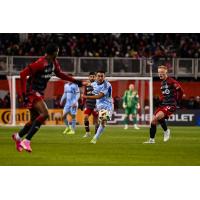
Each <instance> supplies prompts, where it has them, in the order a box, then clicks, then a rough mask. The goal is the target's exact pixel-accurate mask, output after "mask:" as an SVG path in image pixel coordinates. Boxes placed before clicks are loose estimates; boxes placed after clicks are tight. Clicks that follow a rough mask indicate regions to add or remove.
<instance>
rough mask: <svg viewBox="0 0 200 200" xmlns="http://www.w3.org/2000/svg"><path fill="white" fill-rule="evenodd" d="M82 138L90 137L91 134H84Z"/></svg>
mask: <svg viewBox="0 0 200 200" xmlns="http://www.w3.org/2000/svg"><path fill="white" fill-rule="evenodd" d="M83 137H84V138H89V137H91V133H90V132H86V133H85V135H84V136H83Z"/></svg>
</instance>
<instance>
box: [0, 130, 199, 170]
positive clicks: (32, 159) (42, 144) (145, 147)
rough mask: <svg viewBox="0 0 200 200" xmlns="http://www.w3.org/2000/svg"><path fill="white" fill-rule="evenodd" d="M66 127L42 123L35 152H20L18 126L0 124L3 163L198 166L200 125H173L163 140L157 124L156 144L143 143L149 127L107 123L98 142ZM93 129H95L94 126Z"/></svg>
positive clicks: (35, 138)
mask: <svg viewBox="0 0 200 200" xmlns="http://www.w3.org/2000/svg"><path fill="white" fill-rule="evenodd" d="M63 129H64V127H42V128H41V129H40V131H39V132H38V133H37V134H36V135H35V137H34V138H33V140H32V149H33V152H32V153H27V152H25V151H23V152H21V153H19V152H17V151H16V149H15V145H14V142H13V141H12V139H11V135H12V133H13V132H15V131H18V130H19V127H0V165H1V166H197V165H198V166H199V165H200V159H199V158H200V157H199V156H200V128H199V127H170V129H171V134H172V137H171V139H170V140H169V141H168V142H166V143H164V142H163V134H162V130H161V128H158V132H157V135H156V144H143V142H144V141H145V140H147V139H148V137H149V129H148V128H141V129H140V130H139V131H136V130H134V129H133V128H129V129H128V130H124V129H123V128H122V127H114V126H112V127H111V126H110V127H109V126H108V127H106V129H105V131H104V134H103V135H102V136H101V138H100V140H99V141H98V143H97V144H90V140H91V138H83V134H84V132H85V131H84V128H83V127H78V128H77V130H76V134H75V135H62V131H63ZM92 130H93V129H92Z"/></svg>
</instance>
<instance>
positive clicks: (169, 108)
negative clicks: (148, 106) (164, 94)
mask: <svg viewBox="0 0 200 200" xmlns="http://www.w3.org/2000/svg"><path fill="white" fill-rule="evenodd" d="M159 111H162V112H163V113H164V114H165V118H166V119H168V118H169V116H170V115H171V114H173V113H174V112H175V111H176V106H160V107H158V108H157V109H156V111H155V112H154V115H156V114H157V113H158V112H159Z"/></svg>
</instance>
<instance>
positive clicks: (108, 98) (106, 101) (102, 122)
mask: <svg viewBox="0 0 200 200" xmlns="http://www.w3.org/2000/svg"><path fill="white" fill-rule="evenodd" d="M91 86H92V87H93V89H94V90H93V93H94V94H95V95H94V96H86V95H83V98H86V99H96V108H97V111H98V116H99V128H98V129H97V132H96V134H95V136H94V137H93V139H92V140H91V143H93V144H96V142H97V140H98V139H99V137H100V135H101V134H102V133H103V131H104V128H105V126H106V123H107V121H108V120H110V119H111V117H112V112H113V100H112V85H111V84H110V83H109V82H108V81H107V80H105V72H104V71H98V72H97V79H96V81H95V82H93V83H91Z"/></svg>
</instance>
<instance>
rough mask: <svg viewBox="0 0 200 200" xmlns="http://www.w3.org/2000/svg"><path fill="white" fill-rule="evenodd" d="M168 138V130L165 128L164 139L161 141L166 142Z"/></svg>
mask: <svg viewBox="0 0 200 200" xmlns="http://www.w3.org/2000/svg"><path fill="white" fill-rule="evenodd" d="M169 138H170V130H169V129H167V130H166V131H164V139H163V141H164V142H167V141H168V140H169Z"/></svg>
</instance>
